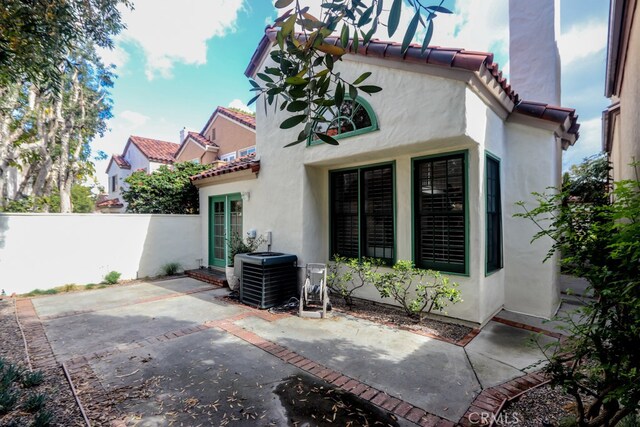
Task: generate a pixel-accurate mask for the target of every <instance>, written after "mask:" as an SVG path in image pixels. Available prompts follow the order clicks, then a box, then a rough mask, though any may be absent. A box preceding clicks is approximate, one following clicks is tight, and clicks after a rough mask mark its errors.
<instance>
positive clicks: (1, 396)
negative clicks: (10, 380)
mask: <svg viewBox="0 0 640 427" xmlns="http://www.w3.org/2000/svg"><path fill="white" fill-rule="evenodd" d="M17 401H18V393H17V391H15V390H14V389H12V388H7V389H4V388H2V389H0V415H4V414H6V413H7V412H9V411H11V410H13V408H14V407H15V405H16V402H17Z"/></svg>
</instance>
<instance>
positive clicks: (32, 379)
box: [22, 371, 44, 388]
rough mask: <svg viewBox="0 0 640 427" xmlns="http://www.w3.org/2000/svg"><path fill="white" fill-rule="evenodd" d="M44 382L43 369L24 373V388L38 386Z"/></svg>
mask: <svg viewBox="0 0 640 427" xmlns="http://www.w3.org/2000/svg"><path fill="white" fill-rule="evenodd" d="M43 382H44V374H43V373H42V371H33V372H27V373H25V374H23V375H22V386H23V387H24V388H32V387H37V386H39V385H40V384H42V383H43Z"/></svg>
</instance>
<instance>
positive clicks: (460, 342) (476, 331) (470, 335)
mask: <svg viewBox="0 0 640 427" xmlns="http://www.w3.org/2000/svg"><path fill="white" fill-rule="evenodd" d="M218 298H219V299H222V300H224V302H226V303H229V304H233V305H238V306H241V307H245V308H248V309H252V310H255V311H257V312H260V311H264V310H259V309H257V308H255V307H249V306H247V305H244V304H242V303H241V302H240V301H237V300H234V299H231V298H225V297H224V296H222V297H218ZM333 310H334V311H335V312H336V313H342V314H345V315H348V316H352V317H356V318H358V319H364V320H367V321H369V322H372V323H376V324H378V325H384V326H387V327H389V328H392V329H399V330H402V331H406V332H411V333H412V334H416V335H421V336H423V337H427V338H432V339H435V340H438V341H444V342H446V343H449V344H453V345H457V346H459V347H464V346H466V345H467V344H469V343H470V342H471V340H473V339H474V338H475V337H476V336H477V335H478V334H479V333H480V329H479V328H474V329H472V330H471V331H470V332H469V333H468V334H467V335H465V336H464V337H462V339H460V340H458V341H455V340H452V339H449V338H446V337H442V336H439V335H435V334H430V333H429V332H424V331H418V330H415V329H411V328H408V327H404V326H400V325H396V324H395V323H391V322H378V321H375V320H371V319H368V318H366V317H364V316H359V315H358V314H357V313H351V312H348V311H343V310H339V309H335V308H334V309H333ZM277 316H283V317H286V316H293V315H292V314H290V313H287V312H284V313H278V314H277Z"/></svg>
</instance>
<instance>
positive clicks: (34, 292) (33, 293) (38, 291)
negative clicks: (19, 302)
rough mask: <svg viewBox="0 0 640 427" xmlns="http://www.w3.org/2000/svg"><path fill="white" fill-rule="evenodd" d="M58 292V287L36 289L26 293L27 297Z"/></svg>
mask: <svg viewBox="0 0 640 427" xmlns="http://www.w3.org/2000/svg"><path fill="white" fill-rule="evenodd" d="M57 293H58V290H57V289H34V290H32V291H31V292H29V293H27V294H24V295H23V296H25V297H36V296H38V295H55V294H57Z"/></svg>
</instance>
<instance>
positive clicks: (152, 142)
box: [96, 135, 180, 213]
mask: <svg viewBox="0 0 640 427" xmlns="http://www.w3.org/2000/svg"><path fill="white" fill-rule="evenodd" d="M179 147H180V146H179V145H178V144H175V143H173V142H168V141H160V140H158V139H152V138H145V137H142V136H133V135H132V136H130V137H129V139H128V140H127V144H126V145H125V147H124V150H122V154H114V155H112V156H111V159H110V160H109V165H108V166H107V170H106V173H107V176H108V177H109V184H108V186H109V188H108V191H109V193H108V195H107V196H106V198H103V200H100V201H98V203H97V204H96V207H97V208H98V210H99V211H100V212H103V213H120V212H124V211H125V210H126V202H125V201H124V200H123V199H122V190H123V189H126V188H127V185H128V184H127V183H126V182H125V181H124V179H125V178H126V177H128V176H129V175H131V173H133V172H135V171H138V170H143V171H145V172H147V173H151V172H153V171H155V170H157V169H158V168H159V167H160V166H162V165H171V164H173V163H174V161H175V157H174V156H175V154H176V152H177V151H178V148H179Z"/></svg>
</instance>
